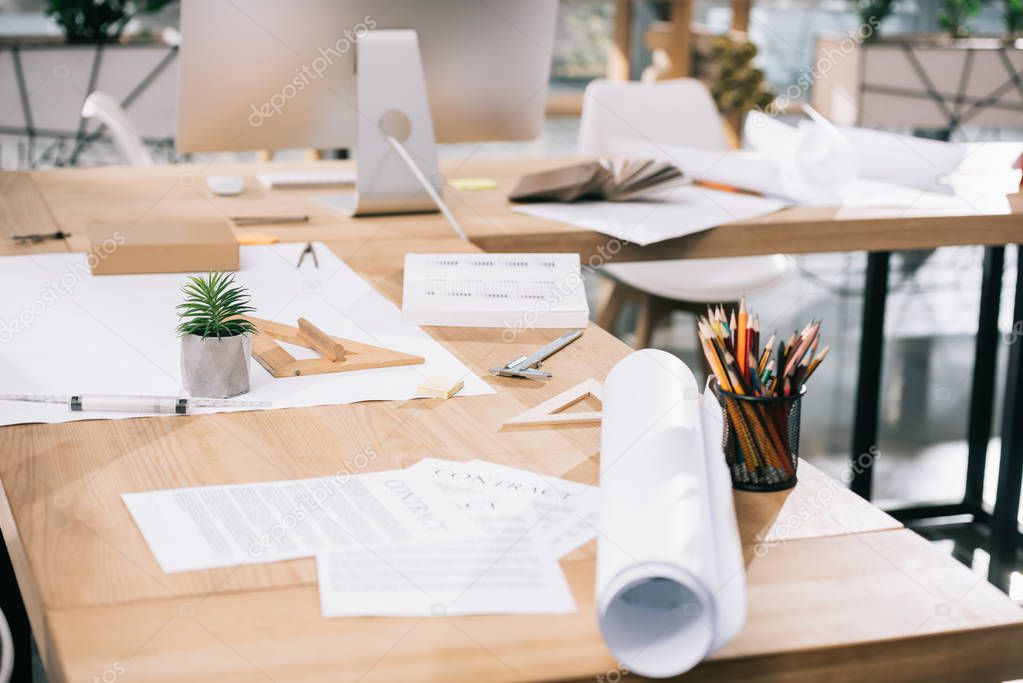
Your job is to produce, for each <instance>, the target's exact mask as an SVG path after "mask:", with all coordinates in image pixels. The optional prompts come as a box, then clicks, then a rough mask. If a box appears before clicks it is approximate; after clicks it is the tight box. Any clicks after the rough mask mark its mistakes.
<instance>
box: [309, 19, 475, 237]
mask: <svg viewBox="0 0 1023 683" xmlns="http://www.w3.org/2000/svg"><path fill="white" fill-rule="evenodd" d="M355 55H356V60H355V64H356V67H355V70H356V72H355V79H356V116H357V120H356V135H355V140H356V169H357V174H356V181H355V193H354V195H331V196H329V197H322V198H319V201H320V202H321V203H323V204H326V205H328V206H330V207H332V208H335V209H338V210H340V211H343V212H345V213H348V214H349V215H352V216H372V215H379V214H400V213H435V212H436V211H438V210H440V211H441V212H443V213H444V216H445V218H447V219H448V221H449V222H450V223H451V224H452V227H453V228H454V230H455V232H456V233H457V234H458V235H459V237H461V238H462V239H466V237H465V233H464V232H462V229H461V227H460V226H459V225H458V223H457V221H455V218H454V216H452V215H451V212H450V211H449V210H448V208H447V206H445V204H444V201H443V199H442V197H441V193H442V192H443V184H444V183H443V178H442V177H441V175H440V172H439V171H438V168H437V145H436V142H435V139H434V135H433V121H432V119H431V118H430V103H429V100H428V99H427V94H426V79H425V78H424V76H423V64H422V61H421V59H420V55H419V38H418V36H417V35H416V32H415V31H411V30H373V31H370V32H368V33H367V34H366V35H364V36H363V37H362V38H360V39H359V42H358V45H357V46H356V53H355Z"/></svg>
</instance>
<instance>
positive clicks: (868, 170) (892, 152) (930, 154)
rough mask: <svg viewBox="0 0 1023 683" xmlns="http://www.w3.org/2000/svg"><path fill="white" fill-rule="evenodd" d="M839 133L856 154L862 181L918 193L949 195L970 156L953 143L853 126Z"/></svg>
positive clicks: (840, 128)
mask: <svg viewBox="0 0 1023 683" xmlns="http://www.w3.org/2000/svg"><path fill="white" fill-rule="evenodd" d="M838 130H839V131H841V133H842V135H844V136H845V137H846V138H847V139H848V140H849V142H850V143H851V145H852V147H853V149H855V150H856V153H857V158H858V160H859V166H860V177H861V178H864V179H866V180H874V181H879V182H887V183H894V184H898V185H903V186H906V187H913V188H916V189H918V190H929V191H934V192H948V191H949V187H948V176H949V174H951V173H952V172H954V171H955V169H956V167H957V166H959V164H960V163H961V162H962V161H963V159H965V158H966V154H967V149H966V147H964V146H963V145H960V144H956V143H954V142H942V141H940V140H925V139H923V138H918V137H914V136H910V135H897V134H895V133H890V132H888V131H885V130H868V129H866V128H858V127H854V126H838Z"/></svg>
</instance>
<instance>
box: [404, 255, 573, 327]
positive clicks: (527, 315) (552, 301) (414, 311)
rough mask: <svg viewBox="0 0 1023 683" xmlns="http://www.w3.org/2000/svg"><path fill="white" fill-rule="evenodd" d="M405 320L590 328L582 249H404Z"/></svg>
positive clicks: (414, 321)
mask: <svg viewBox="0 0 1023 683" xmlns="http://www.w3.org/2000/svg"><path fill="white" fill-rule="evenodd" d="M401 304H402V314H403V318H404V320H405V322H408V323H413V324H416V325H444V326H457V327H504V328H508V329H515V328H524V327H529V328H538V327H557V328H563V327H586V324H587V323H588V321H589V317H590V307H589V304H588V303H587V302H586V289H585V287H584V286H583V279H582V275H581V273H580V271H579V254H405V278H404V289H403V295H402V300H401Z"/></svg>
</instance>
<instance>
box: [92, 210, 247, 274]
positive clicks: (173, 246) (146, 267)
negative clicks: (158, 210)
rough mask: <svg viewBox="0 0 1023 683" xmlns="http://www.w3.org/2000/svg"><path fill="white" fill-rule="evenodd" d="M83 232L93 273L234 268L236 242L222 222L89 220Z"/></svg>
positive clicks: (225, 222) (169, 271) (181, 271)
mask: <svg viewBox="0 0 1023 683" xmlns="http://www.w3.org/2000/svg"><path fill="white" fill-rule="evenodd" d="M87 231H88V233H89V242H90V245H91V246H90V250H89V267H90V268H92V274H93V275H123V274H128V273H192V272H207V271H211V270H238V241H237V240H236V239H235V237H234V232H233V231H232V230H231V226H230V225H229V224H228V223H227V221H211V220H205V221H189V222H181V221H172V220H159V219H143V220H142V221H139V222H138V223H135V224H114V223H93V224H90V225H89V226H88V228H87Z"/></svg>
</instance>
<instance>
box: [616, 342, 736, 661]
mask: <svg viewBox="0 0 1023 683" xmlns="http://www.w3.org/2000/svg"><path fill="white" fill-rule="evenodd" d="M603 403H604V405H603V422H602V427H601V455H600V470H601V472H600V488H601V513H600V535H599V536H598V540H597V577H596V607H597V617H598V620H599V622H600V628H601V632H602V633H603V635H604V640H605V642H606V643H607V646H608V649H609V650H610V651H611V653H612V654H613V655H614V656H615V657H616V658H617V659H618V660H619V661H620V662H622V664H624V665H625V666H627V667H628V668H629V670H630V671H632V672H634V673H637V674H640V675H644V676H653V677H666V676H673V675H677V674H680V673H682V672H684V671H688V670H689V669H691V668H692V667H693V666H695V665H696V664H697V663H699V662H700V661H701V660H702V659H704V658H705V657H706V656H708V655H710V654H711V653H713V652H714V651H715V650H717V649H718V648H720V647H721V646H722V645H724V644H725V643H726V642H727V641H728V640H730V639H731V638H732V637H733V636H734V635H735V634H736V633H737V632H738V631H739V629H740V628H741V627H742V625H743V623H745V619H746V578H745V571H744V568H743V557H742V548H741V544H740V540H739V533H738V528H737V525H736V519H735V509H734V503H733V500H732V490H731V483H730V479H729V474H728V471H727V467H726V465H725V460H724V455H723V454H722V452H721V446H720V435H721V431H720V430H721V417H720V409H718V408H717V407H716V406H717V404H716V401H715V400H714V398H713V396H710V395H708V396H707V397H706V398H705V399H704V405H705V406H706V409H703V408H701V401H700V395H699V390H698V388H697V385H696V380H695V378H694V377H693V374H692V372H690V370H689V368H687V367H686V366H685V364H684V363H682V361H680V360H678V359H677V358H676V357H675V356H672V355H671V354H668V353H665V352H663V351H656V350H651V349H647V350H644V351H637V352H635V353H632V354H630V355H629V356H627V357H625V358H624V359H622V360H621V361H620V362H618V364H616V365H615V367H614V368H613V369H612V370H611V372H610V374H609V375H608V377H607V380H606V382H605V383H604V402H603Z"/></svg>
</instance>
